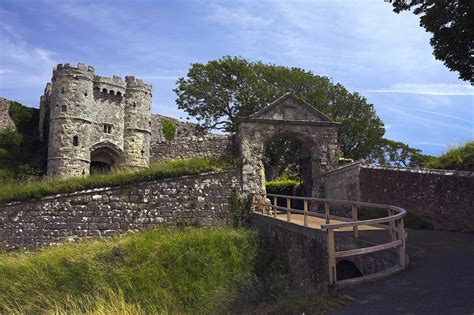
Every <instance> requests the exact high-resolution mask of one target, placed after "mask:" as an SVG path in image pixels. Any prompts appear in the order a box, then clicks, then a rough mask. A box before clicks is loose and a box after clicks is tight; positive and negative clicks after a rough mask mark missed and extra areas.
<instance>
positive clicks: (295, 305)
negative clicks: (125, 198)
mask: <svg viewBox="0 0 474 315" xmlns="http://www.w3.org/2000/svg"><path fill="white" fill-rule="evenodd" d="M287 271H288V267H287V265H285V262H284V260H282V259H281V258H279V257H278V255H277V254H276V251H275V247H274V246H272V244H268V243H264V244H263V243H261V241H260V240H259V239H258V236H257V235H256V234H255V233H253V232H251V231H249V230H244V229H230V228H213V229H196V228H192V229H191V228H189V229H157V230H153V231H148V232H141V233H137V234H129V235H126V236H122V237H117V238H114V239H107V240H93V241H85V242H82V243H77V244H64V245H62V246H59V247H54V248H45V249H42V250H39V251H36V252H32V253H10V254H3V255H0V314H155V313H172V314H176V313H180V314H182V313H186V314H215V313H220V314H221V313H224V314H235V313H238V314H240V313H249V312H250V313H255V312H257V313H259V314H296V313H302V312H304V313H306V314H320V313H321V312H322V311H324V310H327V309H329V308H335V307H337V306H339V305H340V304H341V303H342V302H344V301H345V299H344V298H340V297H335V296H315V295H311V296H301V295H299V294H296V293H294V292H292V291H291V290H289V279H288V274H287Z"/></svg>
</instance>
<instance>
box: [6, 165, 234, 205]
mask: <svg viewBox="0 0 474 315" xmlns="http://www.w3.org/2000/svg"><path fill="white" fill-rule="evenodd" d="M230 165H231V161H228V160H216V159H212V158H191V159H187V160H176V161H169V162H164V163H158V164H152V165H151V166H150V167H149V168H147V169H142V170H138V171H137V170H136V171H131V170H124V171H115V172H112V173H107V174H96V175H92V176H87V177H73V178H67V179H54V178H52V179H51V178H44V179H43V180H26V181H20V182H10V183H8V182H6V183H4V184H3V185H2V189H1V190H0V203H5V202H9V201H14V200H27V199H32V198H41V197H44V196H48V195H54V194H58V193H66V192H74V191H78V190H83V189H91V188H98V187H111V186H120V185H127V184H133V183H138V182H143V181H150V180H159V179H164V178H173V177H178V176H184V175H197V174H200V173H202V172H208V171H218V170H222V169H224V168H226V167H229V166H230Z"/></svg>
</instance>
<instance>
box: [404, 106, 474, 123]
mask: <svg viewBox="0 0 474 315" xmlns="http://www.w3.org/2000/svg"><path fill="white" fill-rule="evenodd" d="M396 108H400V109H403V110H408V111H412V112H418V113H427V114H432V115H437V116H443V117H448V118H452V119H457V120H461V121H465V122H468V123H474V121H473V120H468V119H464V118H461V117H458V116H453V115H449V114H445V113H441V112H435V111H431V110H423V109H415V108H410V107H403V106H396Z"/></svg>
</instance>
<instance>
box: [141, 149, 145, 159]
mask: <svg viewBox="0 0 474 315" xmlns="http://www.w3.org/2000/svg"><path fill="white" fill-rule="evenodd" d="M140 152H141V153H142V157H143V156H144V155H145V150H143V149H142V150H141V151H140Z"/></svg>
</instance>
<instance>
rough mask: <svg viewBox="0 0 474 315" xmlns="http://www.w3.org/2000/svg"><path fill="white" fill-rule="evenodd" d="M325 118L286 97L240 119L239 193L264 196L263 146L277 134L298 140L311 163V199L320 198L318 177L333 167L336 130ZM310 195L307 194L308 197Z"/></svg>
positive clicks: (336, 146)
mask: <svg viewBox="0 0 474 315" xmlns="http://www.w3.org/2000/svg"><path fill="white" fill-rule="evenodd" d="M338 125H339V124H338V123H334V122H332V121H331V120H330V119H329V118H328V117H327V116H326V115H324V114H323V113H321V112H320V111H318V110H317V109H316V108H314V107H313V106H311V105H310V104H308V103H306V102H304V101H303V100H301V99H299V98H298V97H296V96H295V95H293V94H291V93H287V94H285V95H283V96H282V97H280V98H279V99H277V100H276V101H274V102H273V103H271V104H270V105H268V106H267V107H265V108H263V109H262V110H260V111H259V112H257V113H255V114H254V115H252V116H250V117H247V118H241V119H240V120H239V129H238V132H237V141H238V144H239V149H240V154H241V156H242V158H243V166H242V183H243V187H242V191H243V192H244V193H255V192H257V193H261V192H264V190H265V188H264V181H265V173H264V167H263V162H262V159H263V153H264V146H265V143H266V142H267V141H269V140H270V139H271V138H273V137H275V136H276V135H278V134H283V135H285V134H286V135H293V136H296V137H297V138H298V139H301V140H302V141H303V142H304V143H305V145H306V146H307V150H308V152H309V153H308V154H309V156H308V158H309V159H310V161H311V163H310V164H311V165H310V168H311V175H310V176H311V182H312V187H311V193H310V195H311V196H312V197H322V180H321V174H322V173H324V172H325V171H328V170H330V169H332V168H334V167H335V166H336V150H337V148H338V144H337V128H338ZM308 194H309V193H308Z"/></svg>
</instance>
